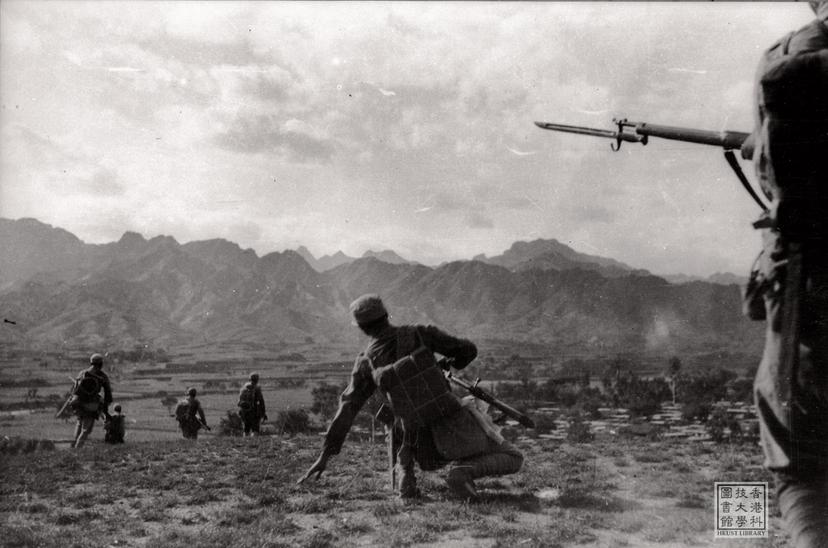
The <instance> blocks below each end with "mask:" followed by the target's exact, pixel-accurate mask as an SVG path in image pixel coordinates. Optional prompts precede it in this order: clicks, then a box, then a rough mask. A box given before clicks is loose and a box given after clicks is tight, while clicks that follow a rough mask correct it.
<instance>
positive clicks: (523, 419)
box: [446, 372, 535, 428]
mask: <svg viewBox="0 0 828 548" xmlns="http://www.w3.org/2000/svg"><path fill="white" fill-rule="evenodd" d="M446 378H447V379H448V380H450V381H451V382H453V383H454V384H456V385H458V386H460V387H462V388H465V389H466V390H468V391H469V393H470V394H471V395H472V396H474V397H475V398H477V399H479V400H483V401H484V402H486V403H488V404H489V405H491V406H492V407H494V408H496V409H498V410H500V411H502V412H503V414H505V415H506V416H507V417H509V418H511V419H514V420H516V421H517V422H518V423H520V424H521V425H523V426H525V427H526V428H534V427H535V422H534V421H533V420H532V419H531V418H529V417H528V416H526V415H524V414H523V413H521V412H520V411H518V410H517V409H515V408H514V407H512V406H511V405H507V404H505V403H503V402H502V401H500V400H499V399H497V398H495V397H494V396H492V395H491V394H489V393H488V392H486V391H485V390H483V389H482V388H480V387H479V386H477V385H478V383H479V382H480V379H477V380H476V381H474V383H470V382H468V381H467V380H465V379H463V378H461V377H457V376H455V375H453V374H452V373H451V372H446Z"/></svg>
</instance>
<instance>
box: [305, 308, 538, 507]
mask: <svg viewBox="0 0 828 548" xmlns="http://www.w3.org/2000/svg"><path fill="white" fill-rule="evenodd" d="M351 313H352V315H353V318H354V322H355V323H356V325H357V326H358V327H359V328H360V329H361V330H362V331H363V333H365V334H366V335H368V337H369V338H370V342H369V344H368V347H367V348H366V349H365V351H364V352H362V353H361V354H359V356H357V359H356V362H355V363H354V369H353V371H352V372H351V381H350V383H349V384H348V387H347V388H346V389H345V391H344V392H343V393H342V395H341V396H340V399H339V409H338V410H337V412H336V415H335V416H334V418H333V421H332V423H331V425H330V427H329V428H328V432H327V433H326V435H325V442H324V446H323V449H322V454H321V455H320V456H319V458H318V459H317V460H316V462H315V463H314V464H313V465H312V466H311V467H310V469H309V470H308V471H307V473H306V474H305V475H304V476H303V477H302V478H301V479H300V480H299V481H300V482H302V481H305V480H306V479H307V478H309V477H311V476H312V475H315V476H316V477H317V478H318V477H319V476H321V475H322V472H323V471H324V470H325V467H326V466H327V462H328V459H330V457H331V456H333V455H336V454H338V453H339V451H340V449H341V448H342V444H343V443H344V441H345V437H346V436H347V434H348V430H349V429H350V428H351V424H352V423H353V420H354V417H355V416H356V414H357V413H358V412H359V410H360V408H361V407H362V405H363V404H364V403H365V402H366V401H367V400H368V398H370V397H371V396H372V395H373V393H374V392H375V391H376V390H377V389H379V391H380V393H381V394H382V395H383V396H384V397H385V398H386V399H387V400H388V403H389V404H390V405H389V407H390V408H391V410H392V412H393V426H392V427H391V432H392V433H393V432H397V433H399V434H400V435H396V436H394V437H396V438H397V439H398V440H399V443H398V444H396V445H392V448H391V451H392V455H393V457H394V458H392V459H390V460H392V462H394V461H396V463H397V464H398V465H399V468H400V471H401V478H400V485H399V495H400V497H402V498H412V497H417V496H419V494H420V493H419V490H418V489H417V482H416V477H415V474H414V462H415V461H416V462H417V464H419V466H420V469H422V470H435V469H437V468H440V467H441V466H444V465H447V464H449V465H450V467H449V471H448V474H447V478H446V483H447V484H448V486H449V489H450V491H451V493H452V494H453V495H454V496H455V497H457V498H460V499H463V500H474V499H477V498H478V493H477V491H476V489H475V486H474V480H475V479H477V478H480V477H483V476H497V475H503V474H512V473H514V472H517V471H518V470H520V467H521V466H522V465H523V455H522V454H521V453H520V452H519V451H518V450H517V449H516V448H515V447H514V446H512V444H510V443H509V442H508V441H507V440H505V439H503V437H502V436H500V435H499V433H498V432H497V431H495V430H494V429H492V428H489V427H488V426H487V425H484V422H485V421H484V420H481V418H480V417H479V416H477V415H476V414H475V413H474V412H473V411H472V410H471V409H470V408H469V407H468V406H465V405H464V404H463V403H462V402H461V401H460V400H459V399H458V398H457V397H456V396H454V394H452V393H451V391H450V388H449V387H448V383H447V381H446V379H445V377H443V375H442V372H441V371H440V368H439V367H438V364H437V362H436V360H435V357H434V353H435V352H436V353H439V354H441V355H443V356H444V357H445V358H446V359H447V361H448V365H450V366H451V367H453V368H455V369H463V368H464V367H466V366H467V365H468V364H469V363H471V361H472V360H474V358H475V357H477V347H476V346H475V345H474V344H473V343H472V342H471V341H468V340H465V339H460V338H457V337H453V336H451V335H449V334H447V333H445V332H443V331H442V330H440V329H438V328H436V327H434V326H430V325H429V326H422V325H403V326H399V327H397V326H393V325H391V324H390V323H389V322H388V312H387V311H386V309H385V305H384V304H383V302H382V300H381V299H380V297H379V296H377V295H363V296H362V297H360V298H358V299H357V300H355V301H354V302H353V303H351ZM394 437H392V439H394ZM395 488H396V486H395Z"/></svg>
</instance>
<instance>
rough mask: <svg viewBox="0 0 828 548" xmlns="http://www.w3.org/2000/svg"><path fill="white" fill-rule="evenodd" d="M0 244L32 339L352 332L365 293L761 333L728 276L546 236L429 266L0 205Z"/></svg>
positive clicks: (3, 289) (627, 336) (633, 328)
mask: <svg viewBox="0 0 828 548" xmlns="http://www.w3.org/2000/svg"><path fill="white" fill-rule="evenodd" d="M0 254H1V255H2V263H0V314H2V315H3V317H5V318H9V319H12V320H14V321H16V322H17V324H16V326H17V328H18V329H19V332H20V333H24V334H25V338H26V340H28V341H30V342H32V343H36V344H39V345H46V346H49V345H52V346H60V345H70V346H86V347H90V346H94V347H97V348H101V347H107V348H132V347H133V345H135V344H151V345H152V346H154V347H174V346H176V345H185V344H191V343H192V342H193V341H199V342H201V341H203V342H205V343H222V342H241V343H251V344H253V343H255V344H273V343H282V344H285V345H289V344H294V343H297V344H298V343H302V342H307V341H311V340H312V341H315V342H317V343H319V344H337V343H347V344H353V343H354V342H355V341H359V337H358V334H357V333H356V330H355V329H354V328H353V326H352V325H350V319H349V316H348V304H349V303H350V302H351V301H352V300H353V299H354V298H356V297H357V296H359V295H361V294H363V293H369V292H375V293H380V294H381V295H382V296H383V298H384V300H385V301H386V303H387V306H388V307H389V310H390V311H391V315H392V321H393V322H395V323H407V322H418V323H434V324H436V325H440V326H443V327H445V328H446V329H447V330H449V331H450V332H453V333H457V334H461V335H463V336H466V337H468V338H471V339H473V340H476V341H487V340H488V341H513V342H515V343H518V344H525V343H540V344H545V345H549V346H550V347H554V348H556V349H559V350H561V351H564V350H566V351H570V350H571V351H579V352H593V351H594V352H604V353H606V352H623V351H635V352H646V351H650V352H679V351H697V352H701V351H715V350H719V349H721V350H727V351H744V350H746V349H755V348H757V344H758V343H759V342H760V341H761V337H762V325H761V324H757V323H753V322H749V321H747V320H745V319H744V318H742V316H741V314H740V296H739V289H738V287H737V286H736V285H732V284H731V285H723V284H716V283H710V282H706V281H692V282H688V283H682V284H671V283H669V282H668V281H666V280H665V279H663V278H660V277H658V276H653V275H652V274H650V273H648V272H647V271H644V270H640V269H635V268H632V267H630V266H628V265H625V264H623V263H621V262H618V261H615V260H613V259H609V258H602V257H595V256H590V255H585V254H581V253H578V252H576V251H574V250H573V249H571V248H569V247H568V246H566V245H564V244H562V243H560V242H557V241H555V240H536V241H534V242H517V243H515V244H514V245H513V246H512V247H511V248H510V249H509V250H507V251H506V252H504V253H503V254H502V255H500V256H497V257H492V258H486V257H485V256H483V255H480V256H477V257H475V258H474V259H473V260H468V261H454V262H449V263H445V264H442V265H439V266H436V267H430V266H426V265H422V264H417V263H414V262H410V261H407V260H405V259H403V258H402V257H400V256H399V255H397V254H396V253H395V252H393V251H390V250H385V251H381V252H369V253H366V254H365V256H363V257H359V258H352V257H347V256H346V255H344V254H341V253H338V254H335V255H333V256H326V257H321V258H320V259H316V258H314V257H313V255H311V254H310V252H308V250H307V249H305V248H304V247H300V248H299V249H298V250H295V251H294V250H286V251H282V252H274V253H268V254H266V255H263V256H261V257H259V256H258V255H257V254H256V253H255V252H254V251H253V250H251V249H242V248H241V247H239V246H238V245H237V244H235V243H233V242H229V241H226V240H222V239H214V240H206V241H197V242H189V243H185V244H181V243H179V242H177V241H176V240H175V239H174V238H172V237H170V236H157V237H154V238H151V239H146V238H144V237H143V236H142V235H140V234H137V233H134V232H127V233H125V234H124V235H123V236H122V237H121V239H120V240H118V241H117V242H110V243H106V244H87V243H84V242H83V241H81V240H80V239H78V238H77V237H76V236H74V235H73V234H71V233H70V232H68V231H66V230H63V229H60V228H56V227H52V226H50V225H47V224H44V223H41V222H39V221H37V220H34V219H19V220H8V219H0ZM0 337H2V338H0V342H3V340H4V339H5V340H6V341H8V340H10V338H11V335H8V334H7V332H6V331H3V332H0Z"/></svg>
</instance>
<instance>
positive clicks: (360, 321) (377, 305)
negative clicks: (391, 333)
mask: <svg viewBox="0 0 828 548" xmlns="http://www.w3.org/2000/svg"><path fill="white" fill-rule="evenodd" d="M351 315H352V316H353V317H354V322H356V324H357V325H364V324H367V323H371V322H373V321H376V320H378V319H380V318H382V317H383V316H387V315H388V311H387V310H386V309H385V305H384V304H383V303H382V299H380V296H379V295H375V294H373V293H369V294H367V295H363V296H361V297H359V298H358V299H357V300H355V301H354V302H352V303H351Z"/></svg>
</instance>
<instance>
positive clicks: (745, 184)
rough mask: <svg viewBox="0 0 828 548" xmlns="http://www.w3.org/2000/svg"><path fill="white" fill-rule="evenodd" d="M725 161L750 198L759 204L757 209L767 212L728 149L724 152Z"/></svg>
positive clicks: (766, 207) (766, 208)
mask: <svg viewBox="0 0 828 548" xmlns="http://www.w3.org/2000/svg"><path fill="white" fill-rule="evenodd" d="M724 156H725V160H727V163H728V164H730V167H731V168H732V169H733V172H734V173H735V174H736V177H737V178H738V179H739V182H740V183H742V186H743V187H745V190H747V192H748V194H750V197H751V198H753V200H754V201H755V202H756V203H757V204H759V207H761V208H762V211H768V206H766V205H765V203H764V202H763V201H762V199H761V198H759V195H758V194H756V191H755V190H753V187H752V186H750V182H749V181H748V179H747V177H745V173H744V172H743V171H742V166H740V165H739V162H738V161H737V160H736V156H735V155H734V154H733V151H732V150H730V149H728V150H725V151H724Z"/></svg>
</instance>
